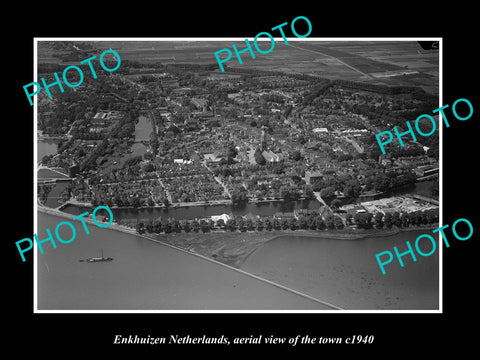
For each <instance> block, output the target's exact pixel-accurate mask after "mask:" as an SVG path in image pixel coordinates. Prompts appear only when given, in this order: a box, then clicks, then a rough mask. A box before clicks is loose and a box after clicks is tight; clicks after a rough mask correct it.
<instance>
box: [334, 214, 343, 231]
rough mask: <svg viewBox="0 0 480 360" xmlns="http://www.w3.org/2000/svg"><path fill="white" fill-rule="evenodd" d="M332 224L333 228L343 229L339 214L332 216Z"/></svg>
mask: <svg viewBox="0 0 480 360" xmlns="http://www.w3.org/2000/svg"><path fill="white" fill-rule="evenodd" d="M333 224H334V225H335V228H336V229H343V227H344V226H345V225H344V224H343V220H342V218H341V217H340V216H338V215H335V216H334V217H333Z"/></svg>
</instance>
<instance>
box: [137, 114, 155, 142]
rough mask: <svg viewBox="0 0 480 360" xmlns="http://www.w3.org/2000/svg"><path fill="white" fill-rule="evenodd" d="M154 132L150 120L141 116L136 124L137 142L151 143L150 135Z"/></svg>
mask: <svg viewBox="0 0 480 360" xmlns="http://www.w3.org/2000/svg"><path fill="white" fill-rule="evenodd" d="M152 131H153V127H152V122H151V121H150V119H149V118H147V117H145V116H143V115H140V116H139V117H138V122H137V123H136V124H135V141H150V134H151V133H152Z"/></svg>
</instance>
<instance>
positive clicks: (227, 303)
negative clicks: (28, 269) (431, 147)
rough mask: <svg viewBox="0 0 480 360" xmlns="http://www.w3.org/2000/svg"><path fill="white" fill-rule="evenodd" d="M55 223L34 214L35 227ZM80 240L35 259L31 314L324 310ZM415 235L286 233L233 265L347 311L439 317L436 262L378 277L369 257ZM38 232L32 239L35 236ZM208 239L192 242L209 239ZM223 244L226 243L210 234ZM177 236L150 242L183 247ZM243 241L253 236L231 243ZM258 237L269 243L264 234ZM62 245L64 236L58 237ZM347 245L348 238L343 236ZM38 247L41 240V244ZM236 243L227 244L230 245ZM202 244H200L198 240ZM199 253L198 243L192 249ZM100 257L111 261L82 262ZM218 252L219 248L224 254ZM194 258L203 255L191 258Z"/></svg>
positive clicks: (206, 270)
mask: <svg viewBox="0 0 480 360" xmlns="http://www.w3.org/2000/svg"><path fill="white" fill-rule="evenodd" d="M61 219H62V218H60V217H57V216H52V215H48V214H44V213H41V212H40V213H39V221H38V223H39V228H40V229H42V228H43V229H44V228H45V227H49V228H50V229H52V228H54V227H55V226H56V224H58V223H59V222H60V221H62V220H61ZM89 229H90V232H91V234H90V235H85V233H84V232H83V230H80V228H79V227H78V226H77V238H76V240H75V241H74V242H72V243H70V244H59V246H58V248H57V249H52V248H50V249H46V251H45V254H43V255H39V256H38V307H39V309H72V310H75V309H112V310H115V309H118V310H120V309H121V310H128V309H130V310H132V309H138V310H142V309H152V310H153V309H157V310H162V309H184V310H195V309H230V310H239V309H257V310H262V309H271V310H275V309H283V310H286V309H327V310H328V309H329V308H328V307H325V306H323V305H322V304H320V303H316V302H314V301H311V300H309V299H308V298H305V297H302V296H298V295H296V294H294V293H290V292H288V291H285V290H282V289H280V288H277V287H275V286H273V285H270V284H267V283H263V282H262V281H260V280H257V279H254V278H250V277H249V276H246V275H244V274H241V273H238V272H236V271H235V270H232V269H230V268H225V267H223V266H221V265H219V264H216V263H213V262H210V261H208V260H207V259H204V258H203V259H202V258H200V257H197V256H195V255H193V254H189V253H186V252H181V251H180V250H176V249H172V248H170V247H167V246H165V245H161V244H157V243H154V242H151V241H148V240H147V239H145V238H144V237H140V236H138V235H135V234H128V233H123V232H118V231H115V230H112V229H99V228H96V227H95V226H92V225H90V226H89ZM420 232H421V231H418V230H417V231H406V232H403V231H402V232H399V233H398V234H396V235H384V236H382V235H380V236H376V235H372V236H368V235H367V236H366V237H365V238H364V239H356V240H340V239H334V238H327V236H329V235H328V234H324V235H320V236H315V237H306V236H299V235H297V234H295V235H294V234H291V233H290V234H285V235H281V236H277V237H275V238H274V239H273V240H270V241H261V242H259V243H258V245H257V246H258V247H257V248H256V250H255V251H253V253H251V255H250V256H249V257H248V258H247V259H246V261H244V262H243V261H242V262H241V263H239V264H238V266H239V267H240V268H241V269H243V270H245V271H247V272H249V273H252V274H254V275H258V276H260V277H262V278H265V279H267V280H271V281H273V282H275V283H277V284H280V285H283V286H285V287H287V288H291V289H293V290H296V291H299V292H300V293H304V294H307V295H309V296H312V297H314V298H316V299H320V300H322V301H326V302H327V303H330V304H333V305H336V306H339V307H341V308H344V309H348V310H358V309H371V310H377V309H390V310H391V309H409V310H410V309H418V310H424V309H431V310H433V309H438V256H437V254H434V255H433V256H431V257H428V258H421V259H419V261H418V262H417V263H412V261H411V260H409V259H405V262H406V265H405V267H404V268H400V266H399V265H398V264H396V263H394V262H393V263H392V264H391V265H390V266H387V268H386V270H387V274H386V275H382V274H381V272H380V270H379V268H378V264H377V263H376V260H375V253H377V252H379V251H384V250H386V249H391V247H392V246H393V245H397V246H401V244H400V243H401V242H403V245H404V241H405V240H406V239H413V238H414V237H416V236H418V234H419V233H420ZM42 235H43V234H42V231H40V232H39V236H42ZM212 235H213V234H201V235H200V234H199V235H198V236H197V235H193V234H190V235H189V236H191V237H194V238H196V237H198V238H201V237H203V238H209V237H211V236H212ZM216 235H217V236H220V237H222V236H223V237H225V239H224V241H225V243H228V242H229V241H230V237H231V236H232V234H228V233H225V234H216ZM182 236H183V235H182V234H171V235H168V236H157V238H158V239H160V240H162V241H166V242H168V239H169V237H177V239H178V240H179V241H181V238H182ZM235 236H241V237H243V239H242V240H241V241H242V242H248V241H249V240H248V238H249V236H252V238H253V237H254V236H258V234H257V235H253V234H236V235H235ZM262 236H264V237H269V236H270V237H274V235H269V234H268V233H265V234H264V235H262ZM64 237H65V238H68V234H66V235H65V236H64ZM346 237H347V238H348V235H347V236H346ZM40 238H41V237H40ZM235 239H237V240H238V238H233V239H232V240H233V241H236V240H235ZM200 241H201V240H200ZM202 247H203V246H202V245H201V244H200V243H199V244H198V245H197V246H196V248H195V249H196V250H198V249H201V248H202ZM101 249H103V250H104V254H105V256H107V257H113V258H114V261H112V262H108V263H95V264H89V263H83V262H79V260H80V259H85V258H88V257H92V256H98V255H99V253H100V250H101ZM224 250H225V249H224ZM197 252H198V253H202V252H201V251H197Z"/></svg>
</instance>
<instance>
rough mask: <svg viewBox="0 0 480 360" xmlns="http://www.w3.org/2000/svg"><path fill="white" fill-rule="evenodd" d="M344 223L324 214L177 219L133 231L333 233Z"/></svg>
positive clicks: (146, 224) (139, 225)
mask: <svg viewBox="0 0 480 360" xmlns="http://www.w3.org/2000/svg"><path fill="white" fill-rule="evenodd" d="M343 227H344V223H343V221H342V219H341V218H340V217H339V216H338V215H331V214H329V215H327V216H326V217H325V219H323V218H322V216H320V215H307V216H303V215H301V216H299V217H298V219H296V218H294V217H284V218H270V217H263V218H256V219H244V218H242V217H235V218H231V219H228V220H227V221H226V222H225V221H224V220H223V219H219V220H218V221H216V222H214V221H213V220H212V219H208V220H207V219H201V220H177V219H172V218H169V219H156V220H147V221H141V222H139V223H137V224H136V226H135V228H136V231H137V232H138V233H139V234H143V233H145V232H147V233H157V234H159V233H166V234H168V233H172V232H182V231H184V232H186V233H189V232H192V231H193V232H199V231H201V232H203V233H206V232H210V231H213V230H223V231H231V232H234V231H241V232H245V231H263V230H266V231H272V230H287V229H290V230H298V229H302V230H326V229H329V230H335V229H343Z"/></svg>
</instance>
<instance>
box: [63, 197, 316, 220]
mask: <svg viewBox="0 0 480 360" xmlns="http://www.w3.org/2000/svg"><path fill="white" fill-rule="evenodd" d="M319 207H320V203H319V202H318V201H317V200H301V201H289V202H280V201H272V202H261V203H247V204H243V205H236V206H232V205H208V206H189V207H178V208H175V207H169V208H145V209H134V208H128V209H112V212H113V216H114V218H115V219H117V220H120V219H138V220H145V219H152V220H153V219H157V218H159V217H161V218H165V219H166V218H175V219H179V220H180V219H188V220H192V219H196V218H205V217H210V216H212V215H221V214H230V213H232V214H233V215H246V214H248V213H253V214H255V215H261V216H271V215H273V214H275V213H277V212H292V211H293V210H294V209H318V208H319ZM88 209H89V208H85V207H82V206H76V205H68V206H66V207H65V208H64V209H63V211H65V212H67V213H69V214H75V215H78V214H81V213H82V212H85V211H88Z"/></svg>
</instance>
